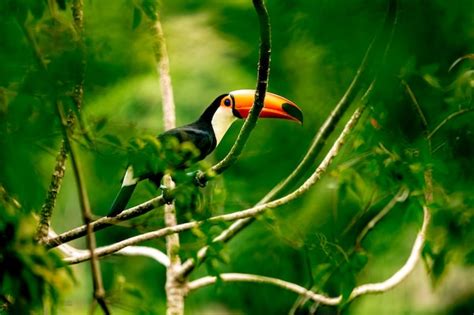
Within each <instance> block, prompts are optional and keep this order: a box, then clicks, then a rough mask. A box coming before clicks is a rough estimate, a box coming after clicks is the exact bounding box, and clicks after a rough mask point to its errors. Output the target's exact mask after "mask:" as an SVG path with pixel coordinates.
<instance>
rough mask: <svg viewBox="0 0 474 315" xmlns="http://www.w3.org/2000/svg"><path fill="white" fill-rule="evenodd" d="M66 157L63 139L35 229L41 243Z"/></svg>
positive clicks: (47, 228)
mask: <svg viewBox="0 0 474 315" xmlns="http://www.w3.org/2000/svg"><path fill="white" fill-rule="evenodd" d="M66 159H67V149H66V144H65V143H64V140H63V141H62V142H61V148H60V149H59V153H58V156H57V157H56V165H55V166H54V172H53V175H52V176H51V183H50V184H49V188H48V193H47V195H46V199H45V201H44V203H43V206H42V207H41V212H40V219H39V220H40V221H39V224H38V227H37V229H36V239H37V241H39V242H42V243H47V241H48V240H47V236H48V231H49V228H50V222H51V217H52V215H53V210H54V208H55V207H56V199H57V197H58V194H59V191H60V190H61V184H62V181H63V178H64V175H65V173H66Z"/></svg>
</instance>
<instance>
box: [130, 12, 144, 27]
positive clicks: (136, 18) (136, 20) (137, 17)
mask: <svg viewBox="0 0 474 315" xmlns="http://www.w3.org/2000/svg"><path fill="white" fill-rule="evenodd" d="M141 22H142V10H140V8H137V7H134V8H133V22H132V29H136V28H137V27H138V26H140V23H141Z"/></svg>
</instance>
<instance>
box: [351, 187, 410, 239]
mask: <svg viewBox="0 0 474 315" xmlns="http://www.w3.org/2000/svg"><path fill="white" fill-rule="evenodd" d="M408 194H409V190H408V188H406V187H401V188H400V189H399V190H398V192H397V193H396V194H395V196H393V198H392V199H390V201H389V202H388V203H387V204H386V205H385V207H383V209H382V210H381V211H380V212H379V213H377V215H375V216H374V217H373V218H372V219H371V220H370V221H369V222H368V223H367V225H366V226H365V227H364V229H363V230H362V231H361V232H360V234H359V236H358V237H357V239H356V247H357V248H358V247H360V245H361V243H362V240H363V239H364V238H365V236H366V235H367V234H368V233H369V232H370V230H372V229H373V228H374V227H375V225H376V224H377V223H379V221H380V220H382V219H383V218H384V217H385V216H386V215H387V214H388V213H389V212H390V210H392V209H393V207H395V205H396V204H397V203H398V202H403V201H405V200H406V199H407V197H408Z"/></svg>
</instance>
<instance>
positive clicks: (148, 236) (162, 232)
mask: <svg viewBox="0 0 474 315" xmlns="http://www.w3.org/2000/svg"><path fill="white" fill-rule="evenodd" d="M364 109H365V106H360V107H359V108H357V109H356V110H355V111H354V113H353V114H352V116H351V117H350V119H349V120H348V122H347V123H346V125H345V126H344V129H343V130H342V131H341V133H340V135H339V137H338V138H337V140H336V141H335V142H334V144H333V146H332V147H331V149H330V150H329V151H328V153H327V154H326V156H325V158H324V159H323V161H322V162H321V164H320V165H319V167H318V168H317V169H316V170H315V172H314V173H313V174H312V175H311V176H310V177H309V178H308V179H307V180H306V181H305V182H304V183H303V184H302V185H301V186H300V187H299V188H298V189H296V190H295V191H293V192H292V193H291V194H288V195H286V196H284V197H282V198H279V199H277V200H274V201H271V202H268V203H265V204H261V205H257V206H255V207H252V208H249V209H245V210H241V211H238V212H233V213H229V214H223V215H218V216H214V217H211V218H209V219H207V220H202V221H191V222H187V223H182V224H178V225H175V226H172V227H166V228H162V229H159V230H157V231H153V232H148V233H144V234H141V235H137V236H133V237H130V238H128V239H125V240H123V241H120V242H117V243H114V244H112V245H109V246H104V247H100V248H97V250H96V254H97V255H98V256H105V255H109V254H112V253H114V252H116V251H118V250H120V249H122V248H124V247H126V246H130V245H135V244H137V243H140V242H144V241H148V240H152V239H156V238H160V237H163V236H166V235H169V234H172V233H179V232H182V231H186V230H190V229H192V228H195V227H198V226H200V225H202V224H203V223H205V222H207V223H214V222H225V221H234V220H238V219H242V218H247V217H255V216H257V215H259V214H261V213H262V212H264V211H265V210H267V209H274V208H278V207H280V206H282V205H284V204H287V203H289V202H291V201H293V200H295V199H297V198H299V197H300V196H301V195H302V194H304V193H305V192H307V191H308V190H309V189H310V188H311V187H312V186H313V185H314V184H316V183H317V182H318V181H319V179H320V178H321V176H322V174H323V173H324V172H325V171H326V170H327V168H328V167H329V165H330V164H331V162H332V161H333V159H334V158H335V157H336V155H337V154H338V153H339V151H340V149H341V148H342V146H343V144H344V142H345V141H346V139H347V137H348V136H349V134H350V133H351V131H352V130H353V128H354V127H355V126H356V124H357V122H358V121H359V118H360V116H361V114H362V112H363V111H364ZM88 259H90V255H84V256H82V257H76V258H74V259H65V260H64V261H65V262H67V263H70V264H76V263H80V262H83V261H86V260H88ZM181 275H184V273H183V272H181Z"/></svg>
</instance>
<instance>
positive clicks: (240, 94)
mask: <svg viewBox="0 0 474 315" xmlns="http://www.w3.org/2000/svg"><path fill="white" fill-rule="evenodd" d="M229 94H230V96H231V97H232V98H233V100H234V108H233V109H234V115H235V116H238V117H239V118H247V117H248V115H249V111H250V109H251V108H252V105H253V102H254V99H255V90H236V91H232V92H230V93H229ZM259 117H261V118H279V119H288V120H293V121H296V122H299V123H300V124H302V123H303V113H302V112H301V109H299V107H298V106H296V104H295V103H293V102H292V101H290V100H288V99H286V98H284V97H282V96H279V95H276V94H273V93H270V92H267V93H266V94H265V101H264V102H263V108H262V111H261V112H260V116H259Z"/></svg>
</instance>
